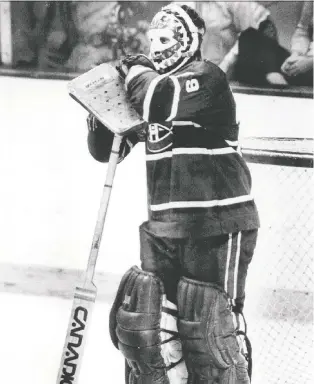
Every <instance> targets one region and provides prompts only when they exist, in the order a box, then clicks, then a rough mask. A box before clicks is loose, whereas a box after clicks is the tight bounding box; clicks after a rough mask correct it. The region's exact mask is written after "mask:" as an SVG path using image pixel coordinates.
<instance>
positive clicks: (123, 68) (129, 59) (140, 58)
mask: <svg viewBox="0 0 314 384" xmlns="http://www.w3.org/2000/svg"><path fill="white" fill-rule="evenodd" d="M134 65H142V66H143V67H147V68H151V69H153V70H155V66H154V64H153V62H152V61H151V60H150V59H149V58H148V57H147V56H146V55H143V54H140V55H127V56H126V57H125V58H123V59H121V60H120V63H119V65H118V66H117V67H116V69H117V71H118V72H119V73H120V75H121V76H122V77H123V78H124V79H125V78H126V76H127V74H128V73H129V70H130V68H131V67H133V66H134Z"/></svg>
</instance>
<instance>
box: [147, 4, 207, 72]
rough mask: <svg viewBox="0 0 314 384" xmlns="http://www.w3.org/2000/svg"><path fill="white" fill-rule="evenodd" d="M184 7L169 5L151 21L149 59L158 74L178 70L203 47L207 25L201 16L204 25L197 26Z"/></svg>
mask: <svg viewBox="0 0 314 384" xmlns="http://www.w3.org/2000/svg"><path fill="white" fill-rule="evenodd" d="M185 9H187V10H189V9H190V8H188V7H185ZM185 9H183V8H182V7H181V6H179V5H176V4H170V5H167V6H166V7H163V8H162V9H161V11H160V12H158V13H157V14H156V15H155V16H154V18H153V20H152V22H151V25H150V28H149V31H148V37H149V39H150V43H151V45H150V59H151V60H152V62H153V63H154V66H155V68H156V70H157V71H158V72H159V73H166V72H172V71H174V70H177V69H179V68H180V67H182V66H183V65H184V64H185V63H186V62H187V61H188V60H189V59H190V58H191V57H192V56H194V55H195V53H196V52H198V51H199V50H200V45H201V42H202V35H203V34H204V31H205V25H204V23H202V22H203V20H202V19H201V18H199V20H201V23H199V24H202V26H201V28H198V27H197V26H196V25H195V23H194V22H193V20H192V18H191V17H190V15H189V13H188V11H185ZM190 10H191V11H192V12H194V14H196V12H195V11H193V10H192V9H190ZM196 15H197V14H196ZM197 16H198V15H197Z"/></svg>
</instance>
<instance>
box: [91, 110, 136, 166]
mask: <svg viewBox="0 0 314 384" xmlns="http://www.w3.org/2000/svg"><path fill="white" fill-rule="evenodd" d="M87 127H88V136H87V144H88V150H89V152H90V154H91V155H92V156H93V158H94V159H95V160H97V161H100V162H102V163H106V162H108V161H109V157H110V152H111V147H112V143H113V137H114V134H113V132H111V131H110V130H109V129H108V128H106V126H104V125H103V124H102V123H101V122H100V121H99V120H97V119H96V118H95V116H93V115H92V114H89V115H88V117H87ZM143 129H144V127H143ZM139 141H142V140H141V137H140V134H139V130H136V132H135V131H133V132H131V133H129V134H128V135H126V136H124V137H123V139H122V142H121V146H120V152H119V162H121V161H122V160H123V159H124V158H125V157H126V156H127V155H128V154H129V153H130V152H131V149H132V148H133V147H134V146H135V145H136V144H137V143H138V142H139Z"/></svg>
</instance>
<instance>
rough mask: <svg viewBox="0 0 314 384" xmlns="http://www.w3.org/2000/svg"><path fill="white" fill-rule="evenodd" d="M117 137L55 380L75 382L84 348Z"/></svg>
mask: <svg viewBox="0 0 314 384" xmlns="http://www.w3.org/2000/svg"><path fill="white" fill-rule="evenodd" d="M121 140H122V136H119V135H115V136H114V140H113V144H112V149H111V154H110V158H109V163H108V169H107V175H106V181H105V185H104V189H103V194H102V198H101V202H100V208H99V212H98V218H97V223H96V228H95V232H94V237H93V241H92V246H91V250H90V255H89V259H88V264H87V268H86V271H85V273H84V276H83V277H84V278H83V282H82V284H81V285H78V286H77V287H76V288H75V292H74V300H73V305H72V311H71V315H70V321H69V325H68V330H67V334H66V338H65V344H64V347H63V352H62V358H61V364H60V367H59V373H58V379H57V384H76V383H78V375H79V369H80V366H81V361H82V355H83V351H84V345H85V340H86V333H87V328H88V325H89V323H90V316H91V311H92V309H93V306H94V303H95V300H96V296H97V288H96V286H95V285H94V283H93V277H94V273H95V267H96V261H97V256H98V251H99V246H100V242H101V237H102V232H103V228H104V223H105V218H106V213H107V208H108V204H109V199H110V193H111V189H112V184H113V179H114V175H115V171H116V166H117V163H118V159H119V149H120V144H121Z"/></svg>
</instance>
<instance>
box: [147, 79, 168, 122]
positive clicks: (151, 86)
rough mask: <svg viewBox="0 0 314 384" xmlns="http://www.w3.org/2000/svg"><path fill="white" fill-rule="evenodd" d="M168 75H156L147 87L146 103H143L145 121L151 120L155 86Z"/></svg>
mask: <svg viewBox="0 0 314 384" xmlns="http://www.w3.org/2000/svg"><path fill="white" fill-rule="evenodd" d="M166 76H167V74H165V75H160V76H157V77H155V78H154V79H153V80H152V81H151V83H150V84H149V86H148V89H147V92H146V95H145V99H144V103H143V119H144V120H145V121H149V113H150V104H151V101H152V98H153V96H154V91H155V88H156V86H157V84H158V83H159V81H161V80H162V79H163V78H165V77H166Z"/></svg>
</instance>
